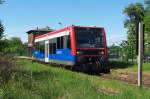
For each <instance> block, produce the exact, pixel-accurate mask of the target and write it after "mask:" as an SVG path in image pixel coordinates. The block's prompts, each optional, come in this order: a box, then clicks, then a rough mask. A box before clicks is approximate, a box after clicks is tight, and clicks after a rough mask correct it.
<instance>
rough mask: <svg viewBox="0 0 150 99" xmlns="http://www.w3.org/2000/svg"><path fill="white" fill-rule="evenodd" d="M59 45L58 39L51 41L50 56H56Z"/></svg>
mask: <svg viewBox="0 0 150 99" xmlns="http://www.w3.org/2000/svg"><path fill="white" fill-rule="evenodd" d="M56 43H57V39H56V38H54V39H50V40H49V54H56V45H57V44H56Z"/></svg>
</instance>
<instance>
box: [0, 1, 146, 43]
mask: <svg viewBox="0 0 150 99" xmlns="http://www.w3.org/2000/svg"><path fill="white" fill-rule="evenodd" d="M5 1H6V2H5V3H4V4H3V5H0V20H1V21H2V23H3V24H4V26H5V33H6V34H7V36H8V37H12V36H17V37H20V38H21V40H22V41H23V42H27V34H26V31H28V30H30V29H34V28H36V27H37V26H38V27H45V26H50V27H51V28H53V29H59V28H60V25H59V24H58V23H59V22H61V23H62V24H63V27H65V26H68V25H72V24H73V25H81V26H101V27H104V28H105V30H106V33H107V41H108V45H111V44H112V43H114V42H115V43H116V42H120V41H121V40H125V39H126V29H125V28H124V27H123V21H124V19H125V18H126V16H125V15H123V13H122V11H123V9H124V7H126V6H127V5H128V4H130V3H135V2H141V3H143V0H5Z"/></svg>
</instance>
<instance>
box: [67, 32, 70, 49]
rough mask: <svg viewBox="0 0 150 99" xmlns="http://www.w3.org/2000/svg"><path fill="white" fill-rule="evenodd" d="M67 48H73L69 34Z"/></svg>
mask: <svg viewBox="0 0 150 99" xmlns="http://www.w3.org/2000/svg"><path fill="white" fill-rule="evenodd" d="M67 48H68V49H71V43H70V36H69V35H68V36H67Z"/></svg>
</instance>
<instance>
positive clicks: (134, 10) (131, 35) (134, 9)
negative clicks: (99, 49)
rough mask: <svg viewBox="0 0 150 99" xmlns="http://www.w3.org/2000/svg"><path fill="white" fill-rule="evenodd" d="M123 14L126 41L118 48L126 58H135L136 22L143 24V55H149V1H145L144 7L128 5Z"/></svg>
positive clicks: (141, 5)
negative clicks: (124, 16)
mask: <svg viewBox="0 0 150 99" xmlns="http://www.w3.org/2000/svg"><path fill="white" fill-rule="evenodd" d="M123 13H124V14H125V15H126V16H127V17H126V19H125V21H124V27H125V28H127V41H122V43H121V44H120V47H121V48H122V50H123V53H125V55H126V58H128V59H133V58H136V43H137V42H136V40H137V39H136V38H137V37H136V36H137V35H136V34H137V25H138V24H137V20H141V21H143V22H144V25H145V29H144V30H145V31H144V33H145V34H144V37H145V40H144V45H145V50H144V51H145V54H148V55H149V54H150V0H145V3H144V5H143V4H141V3H134V4H129V5H128V6H127V7H126V8H125V9H124V10H123ZM135 16H136V17H135Z"/></svg>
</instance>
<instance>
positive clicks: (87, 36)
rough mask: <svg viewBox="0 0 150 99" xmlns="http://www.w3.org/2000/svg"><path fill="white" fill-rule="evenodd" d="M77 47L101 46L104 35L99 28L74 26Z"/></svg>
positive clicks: (102, 45)
mask: <svg viewBox="0 0 150 99" xmlns="http://www.w3.org/2000/svg"><path fill="white" fill-rule="evenodd" d="M75 35H76V46H77V48H103V47H104V35H103V33H101V32H100V29H99V28H80V27H76V28H75Z"/></svg>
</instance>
